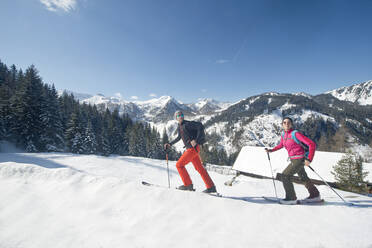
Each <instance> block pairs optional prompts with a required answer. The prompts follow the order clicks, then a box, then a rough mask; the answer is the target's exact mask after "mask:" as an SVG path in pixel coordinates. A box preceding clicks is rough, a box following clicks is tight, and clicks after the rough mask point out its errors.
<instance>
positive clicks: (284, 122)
mask: <svg viewBox="0 0 372 248" xmlns="http://www.w3.org/2000/svg"><path fill="white" fill-rule="evenodd" d="M283 124H292V122H290V121H283Z"/></svg>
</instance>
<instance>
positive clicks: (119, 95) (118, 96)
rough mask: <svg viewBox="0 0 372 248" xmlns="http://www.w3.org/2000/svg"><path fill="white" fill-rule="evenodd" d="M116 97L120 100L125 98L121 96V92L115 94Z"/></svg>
mask: <svg viewBox="0 0 372 248" xmlns="http://www.w3.org/2000/svg"><path fill="white" fill-rule="evenodd" d="M114 96H115V97H116V98H120V99H122V98H123V96H122V95H121V93H120V92H117V93H115V94H114Z"/></svg>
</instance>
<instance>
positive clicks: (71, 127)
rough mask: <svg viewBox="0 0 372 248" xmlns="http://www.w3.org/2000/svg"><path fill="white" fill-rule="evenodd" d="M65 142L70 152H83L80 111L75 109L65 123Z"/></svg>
mask: <svg viewBox="0 0 372 248" xmlns="http://www.w3.org/2000/svg"><path fill="white" fill-rule="evenodd" d="M65 137H66V143H67V147H68V149H69V151H70V152H72V153H83V149H82V147H83V136H82V127H81V121H80V111H79V109H76V110H75V112H74V113H72V115H71V119H70V121H69V123H68V124H67V130H66V134H65Z"/></svg>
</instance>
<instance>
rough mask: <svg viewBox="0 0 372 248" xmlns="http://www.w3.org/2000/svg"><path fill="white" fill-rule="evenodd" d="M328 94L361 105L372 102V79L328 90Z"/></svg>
mask: <svg viewBox="0 0 372 248" xmlns="http://www.w3.org/2000/svg"><path fill="white" fill-rule="evenodd" d="M326 94H331V95H332V96H334V97H336V98H338V99H340V100H343V101H349V102H354V103H358V104H360V105H367V104H372V80H370V81H366V82H364V83H360V84H354V85H352V86H347V87H342V88H339V89H335V90H332V91H328V92H326Z"/></svg>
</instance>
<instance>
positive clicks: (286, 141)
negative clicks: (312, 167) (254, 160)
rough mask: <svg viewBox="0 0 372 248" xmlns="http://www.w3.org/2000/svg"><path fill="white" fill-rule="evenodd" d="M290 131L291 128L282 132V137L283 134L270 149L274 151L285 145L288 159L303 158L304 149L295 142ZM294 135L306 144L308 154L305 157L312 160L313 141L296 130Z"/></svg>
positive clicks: (314, 146) (313, 151)
mask: <svg viewBox="0 0 372 248" xmlns="http://www.w3.org/2000/svg"><path fill="white" fill-rule="evenodd" d="M292 131H293V129H291V130H289V131H288V132H284V137H283V136H282V137H281V139H280V143H279V145H277V146H276V147H274V148H273V149H272V150H271V151H272V152H275V151H277V150H279V149H282V148H283V147H285V149H287V151H288V156H289V158H290V159H298V158H303V157H305V150H304V148H303V147H302V146H301V145H300V144H297V143H296V141H294V140H293V139H292ZM295 135H296V138H297V139H298V140H299V141H301V142H302V143H304V144H306V145H307V146H308V147H309V155H308V157H307V159H308V160H310V161H312V160H313V158H314V153H315V148H316V145H315V143H314V141H312V140H311V139H309V138H308V137H306V136H305V135H303V134H302V133H300V132H296V133H295Z"/></svg>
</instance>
